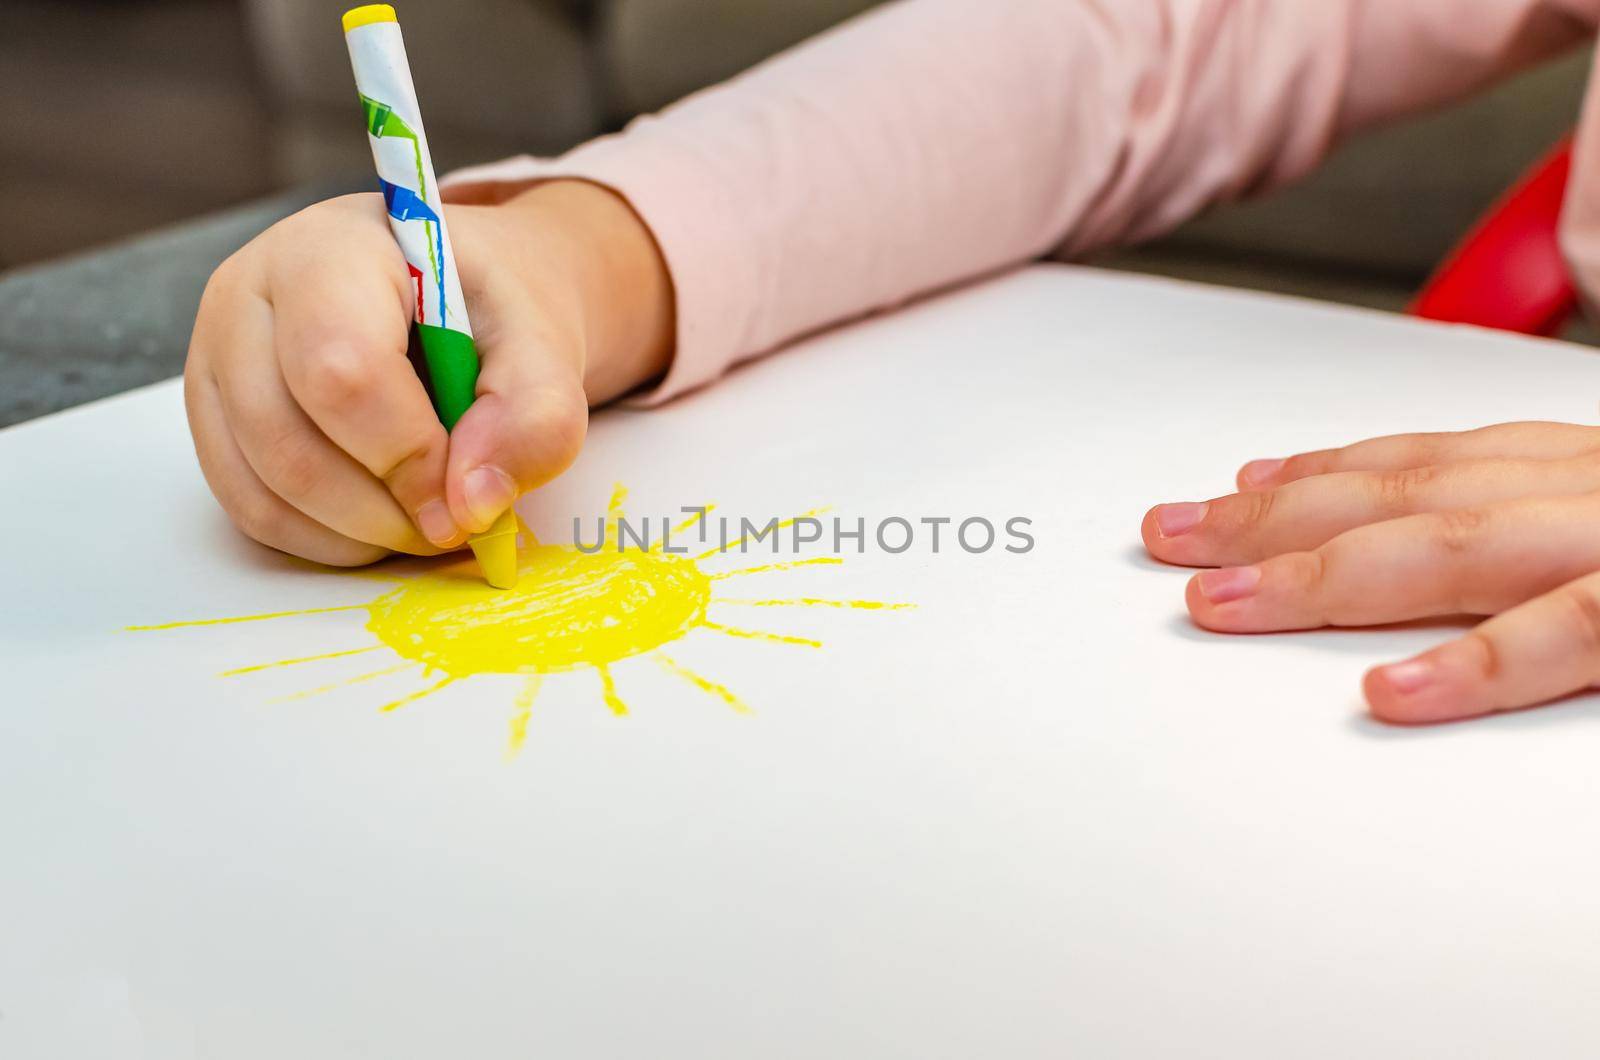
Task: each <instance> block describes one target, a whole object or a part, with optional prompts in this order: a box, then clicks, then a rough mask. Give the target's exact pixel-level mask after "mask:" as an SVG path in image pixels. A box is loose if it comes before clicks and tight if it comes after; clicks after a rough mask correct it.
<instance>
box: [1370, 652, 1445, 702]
mask: <svg viewBox="0 0 1600 1060" xmlns="http://www.w3.org/2000/svg"><path fill="white" fill-rule="evenodd" d="M1438 674H1439V668H1438V667H1437V666H1436V665H1434V662H1433V660H1431V659H1408V660H1406V661H1405V662H1397V663H1394V664H1392V665H1389V666H1380V667H1378V676H1379V677H1380V678H1381V679H1382V680H1383V683H1384V684H1386V685H1388V686H1389V687H1390V688H1392V689H1394V691H1396V692H1398V693H1400V694H1401V695H1402V696H1409V695H1412V694H1414V693H1416V692H1418V691H1420V690H1422V689H1423V688H1425V687H1427V686H1428V685H1430V684H1432V683H1433V682H1434V679H1435V678H1436V677H1437V676H1438Z"/></svg>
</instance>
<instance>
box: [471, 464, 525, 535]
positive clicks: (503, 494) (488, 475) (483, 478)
mask: <svg viewBox="0 0 1600 1060" xmlns="http://www.w3.org/2000/svg"><path fill="white" fill-rule="evenodd" d="M462 489H463V491H464V492H465V493H466V497H467V511H468V512H470V513H472V517H473V518H474V519H476V520H477V521H478V525H477V526H474V527H468V529H469V530H471V531H472V532H473V533H475V534H476V533H481V532H483V531H484V530H487V529H489V527H490V525H491V524H492V523H493V522H494V521H495V520H496V519H498V518H500V513H501V512H503V511H505V510H506V509H507V508H509V507H511V502H512V501H514V500H516V499H517V484H516V483H515V482H513V481H512V480H511V476H510V475H508V474H506V473H505V472H504V471H501V470H500V469H499V468H497V467H489V466H487V465H485V466H483V467H479V468H474V469H473V470H471V471H469V472H467V478H466V481H465V482H463V483H462Z"/></svg>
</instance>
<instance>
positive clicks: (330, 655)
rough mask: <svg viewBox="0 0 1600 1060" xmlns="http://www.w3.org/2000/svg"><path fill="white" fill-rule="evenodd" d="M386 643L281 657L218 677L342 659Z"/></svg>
mask: <svg viewBox="0 0 1600 1060" xmlns="http://www.w3.org/2000/svg"><path fill="white" fill-rule="evenodd" d="M385 647H386V645H383V644H374V645H372V646H371V647H367V648H351V649H349V650H348V651H329V652H323V653H322V654H321V655H302V656H300V657H299V658H298V659H279V660H278V661H277V662H268V663H257V664H256V665H254V666H241V667H239V668H238V669H236V670H224V671H222V672H221V673H220V674H218V675H217V676H218V677H238V676H239V675H240V674H254V673H260V672H261V671H262V670H275V669H277V668H278V667H280V666H298V665H300V664H301V663H308V662H321V661H322V660H324V659H342V658H344V657H345V656H346V655H365V654H366V653H367V652H369V651H382V650H383V649H384V648H385Z"/></svg>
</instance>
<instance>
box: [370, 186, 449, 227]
mask: <svg viewBox="0 0 1600 1060" xmlns="http://www.w3.org/2000/svg"><path fill="white" fill-rule="evenodd" d="M378 183H379V184H382V185H383V205H384V206H385V207H386V208H387V209H388V211H389V216H390V217H393V218H394V219H395V220H396V221H433V222H435V223H437V222H438V220H439V215H438V214H436V213H434V212H433V207H431V206H429V205H428V204H427V202H426V201H424V200H423V198H422V196H420V195H418V194H417V193H416V192H414V191H412V190H411V189H410V188H402V187H401V186H400V185H398V184H390V183H389V182H388V181H387V180H382V179H380V180H379V181H378Z"/></svg>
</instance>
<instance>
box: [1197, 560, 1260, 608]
mask: <svg viewBox="0 0 1600 1060" xmlns="http://www.w3.org/2000/svg"><path fill="white" fill-rule="evenodd" d="M1260 584H1261V568H1260V567H1223V568H1222V569H1221V570H1208V571H1206V572H1205V573H1203V574H1201V575H1200V595H1201V596H1204V597H1205V598H1206V599H1207V600H1208V601H1210V602H1211V603H1213V604H1225V603H1228V602H1229V601H1232V600H1243V599H1244V598H1245V597H1247V596H1253V595H1255V591H1256V587H1257V586H1259V585H1260Z"/></svg>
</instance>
